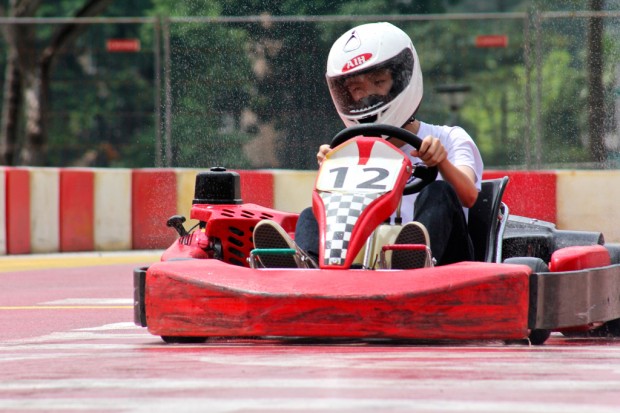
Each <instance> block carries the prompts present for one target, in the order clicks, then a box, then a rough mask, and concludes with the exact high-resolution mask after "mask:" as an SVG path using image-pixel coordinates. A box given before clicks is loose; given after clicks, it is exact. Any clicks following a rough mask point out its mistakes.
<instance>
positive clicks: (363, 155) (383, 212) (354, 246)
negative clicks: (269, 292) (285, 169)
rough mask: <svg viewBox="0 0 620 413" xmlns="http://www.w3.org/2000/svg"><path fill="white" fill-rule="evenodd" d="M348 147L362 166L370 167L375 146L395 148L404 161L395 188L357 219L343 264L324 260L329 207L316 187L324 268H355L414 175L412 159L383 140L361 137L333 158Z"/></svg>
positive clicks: (315, 207)
mask: <svg viewBox="0 0 620 413" xmlns="http://www.w3.org/2000/svg"><path fill="white" fill-rule="evenodd" d="M346 145H355V147H356V150H357V155H358V159H357V163H358V164H359V165H366V164H367V162H368V159H369V158H370V157H371V153H372V151H373V149H374V146H375V145H385V146H387V147H389V148H392V149H394V151H395V152H398V153H400V154H401V158H400V160H399V161H397V162H396V163H397V165H399V167H400V171H399V173H398V176H397V178H396V180H395V182H394V186H393V188H388V189H387V190H386V191H385V192H384V193H382V194H381V195H380V196H379V197H378V198H377V199H375V200H374V201H372V202H371V203H370V204H369V205H368V206H367V207H366V208H365V209H364V210H363V211H361V214H360V215H359V217H357V218H356V222H355V226H354V228H353V231H352V232H351V234H350V243H349V246H348V253H347V256H346V258H345V259H344V260H343V262H342V263H340V264H332V263H329V260H328V257H325V256H324V254H325V249H326V248H325V247H326V244H327V243H328V241H330V240H328V239H327V233H326V227H327V225H326V220H327V218H326V206H325V204H324V202H323V199H322V198H321V195H320V191H319V189H318V188H317V187H316V185H315V189H314V191H313V193H312V208H313V212H314V215H315V216H316V217H317V221H318V224H319V259H318V262H319V266H320V267H321V268H332V269H335V268H340V269H347V268H350V267H351V264H352V263H353V261H354V259H355V257H356V255H357V253H358V252H359V251H360V250H361V249H362V247H363V246H364V244H365V242H366V240H367V239H368V237H369V236H370V234H371V233H372V232H373V231H374V230H375V228H377V226H378V225H379V224H381V223H382V222H383V221H385V219H386V218H388V217H389V216H390V215H391V214H392V213H393V212H394V211H395V210H396V208H397V206H398V204H399V202H400V200H401V198H402V193H403V188H404V187H405V185H406V184H407V180H408V179H409V177H410V175H411V172H410V171H411V161H410V160H409V158H408V157H406V156H405V155H404V154H402V152H400V151H399V150H398V149H397V148H396V147H395V146H394V145H392V144H391V143H389V142H387V141H386V140H383V139H381V138H369V137H358V138H357V139H356V140H355V141H354V142H346V143H344V144H342V145H340V146H339V147H338V148H336V149H334V151H333V152H332V153H331V154H332V155H333V154H334V153H337V151H338V150H339V149H340V148H342V147H344V146H346ZM392 162H394V160H392ZM326 164H327V162H324V163H323V165H322V167H324V166H325V165H326ZM319 173H320V172H319ZM317 179H318V178H317Z"/></svg>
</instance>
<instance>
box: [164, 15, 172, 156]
mask: <svg viewBox="0 0 620 413" xmlns="http://www.w3.org/2000/svg"><path fill="white" fill-rule="evenodd" d="M162 23H163V24H162V35H163V43H164V99H165V105H166V115H165V126H164V128H165V129H164V140H165V161H166V162H165V165H166V167H168V168H169V167H171V166H172V85H171V83H170V68H171V66H172V65H171V62H170V20H169V19H168V18H167V17H164V18H163V22H162Z"/></svg>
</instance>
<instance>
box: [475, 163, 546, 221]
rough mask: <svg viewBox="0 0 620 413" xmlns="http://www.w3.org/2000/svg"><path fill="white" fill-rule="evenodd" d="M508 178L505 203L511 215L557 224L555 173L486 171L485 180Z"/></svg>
mask: <svg viewBox="0 0 620 413" xmlns="http://www.w3.org/2000/svg"><path fill="white" fill-rule="evenodd" d="M503 176H508V177H509V178H510V182H508V186H507V187H506V191H505V192H504V203H506V205H508V208H509V209H510V213H511V214H513V215H521V216H526V217H530V218H536V219H540V220H542V221H549V222H553V223H555V222H557V204H556V202H557V200H556V196H557V177H556V174H555V172H532V171H486V172H485V173H484V175H483V178H484V179H494V178H501V177H503Z"/></svg>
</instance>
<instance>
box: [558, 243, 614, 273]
mask: <svg viewBox="0 0 620 413" xmlns="http://www.w3.org/2000/svg"><path fill="white" fill-rule="evenodd" d="M607 265H611V259H610V257H609V251H607V248H605V247H603V246H602V245H586V246H577V247H567V248H562V249H560V250H557V251H555V252H554V253H553V255H551V261H550V262H549V270H550V271H551V272H562V271H577V270H584V269H587V268H596V267H605V266H607Z"/></svg>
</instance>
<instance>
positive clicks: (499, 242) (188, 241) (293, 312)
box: [134, 124, 620, 344]
mask: <svg viewBox="0 0 620 413" xmlns="http://www.w3.org/2000/svg"><path fill="white" fill-rule="evenodd" d="M384 136H387V137H395V138H398V139H400V140H402V141H404V142H406V143H409V144H411V145H413V146H414V147H416V148H419V145H420V143H421V140H420V139H419V138H418V137H417V136H415V135H413V134H411V133H409V132H408V131H406V130H403V129H400V128H393V127H389V126H385V125H373V124H371V125H360V126H355V127H352V128H348V129H345V130H343V131H341V132H340V133H338V134H337V135H336V136H335V137H334V139H333V140H332V143H331V146H332V148H333V149H332V151H331V152H330V153H329V154H328V155H327V157H326V159H325V161H324V162H323V164H322V165H321V168H320V170H319V173H318V175H317V179H316V183H315V188H314V191H313V198H312V201H313V202H312V203H313V211H314V214H315V216H316V218H317V221H318V223H319V233H320V234H319V235H320V249H319V257H318V268H309V266H301V267H300V268H263V267H262V266H261V259H260V256H261V254H274V253H275V254H277V253H281V254H299V251H295V250H294V249H293V250H286V249H284V250H282V251H279V250H270V251H261V250H258V251H257V250H256V249H255V248H254V245H253V239H252V233H253V229H254V227H255V225H256V224H257V223H258V222H259V221H260V220H264V219H269V220H273V221H275V222H277V223H278V224H280V225H281V226H282V228H284V230H285V231H287V232H288V233H289V234H291V236H293V235H294V231H295V225H296V222H297V219H298V214H295V213H286V212H281V211H277V210H274V209H270V208H266V207H263V206H260V205H256V204H244V203H243V202H242V200H241V197H240V184H239V175H238V174H236V173H234V172H230V171H227V170H225V169H224V168H212V169H211V170H210V171H206V172H201V173H199V174H198V175H197V177H196V187H195V193H194V201H193V205H192V208H191V215H190V216H191V218H192V219H195V220H197V221H198V222H199V224H197V226H196V227H194V228H193V229H191V230H190V231H187V230H186V229H185V228H184V226H183V222H184V218H183V217H180V216H174V217H172V218H171V219H170V220H169V221H168V226H171V227H173V228H175V229H176V230H177V232H178V234H179V238H178V240H177V241H175V242H174V243H173V244H172V245H171V246H170V247H169V248H168V249H167V250H166V251H165V252H164V253H163V255H162V258H161V261H160V262H157V263H154V264H152V265H150V266H149V267H143V268H137V269H136V270H135V271H134V299H135V300H134V301H135V304H134V321H135V323H136V324H137V325H139V326H143V327H147V328H148V331H149V332H150V333H152V334H154V335H158V336H161V337H162V338H163V340H164V341H165V342H168V343H191V342H203V341H205V340H207V339H209V338H229V337H235V338H248V337H251V338H267V337H268V338H270V339H273V338H277V339H281V340H288V339H291V340H293V339H319V340H321V339H325V340H334V339H336V340H337V339H347V340H349V339H354V340H378V339H379V340H399V341H402V340H413V341H415V340H424V341H434V340H437V341H444V340H448V341H454V340H457V341H458V340H504V341H507V342H515V341H516V342H529V343H532V344H542V343H544V342H545V340H547V338H548V337H549V335H550V333H551V332H552V331H557V332H561V333H563V334H564V335H588V336H618V335H620V321H619V319H620V264H619V263H620V247H619V246H617V245H615V244H614V245H606V244H605V243H604V240H603V236H602V234H601V233H597V232H586V231H565V230H557V229H556V228H555V226H554V225H553V224H551V223H547V222H541V221H538V220H535V219H530V218H526V217H518V216H511V215H510V214H509V210H508V207H507V206H506V205H505V204H504V203H503V202H502V194H503V192H504V189H505V187H506V185H507V184H508V178H506V177H505V178H503V179H496V180H487V181H483V182H482V190H481V192H480V194H479V197H478V200H477V201H476V204H475V205H474V206H473V207H472V208H470V210H469V224H468V225H469V231H470V235H471V238H472V241H473V243H474V250H475V261H471V262H460V263H456V264H450V265H444V266H432V265H431V266H427V267H424V268H416V269H392V268H391V265H390V254H391V253H392V251H393V250H394V245H393V240H394V235H393V234H394V233H395V232H396V230H397V229H398V228H399V225H400V223H398V219H396V220H393V221H394V222H390V220H389V217H390V216H391V215H392V214H393V213H394V212H395V211H396V213H397V217H398V211H399V208H400V201H401V198H402V195H403V194H410V193H415V192H417V191H420V190H421V189H422V188H423V187H424V186H425V185H427V184H428V183H429V182H432V181H433V180H434V179H436V176H437V171H436V170H433V168H425V167H423V166H420V165H415V166H414V165H412V164H411V162H410V160H409V159H408V157H407V156H405V155H404V154H403V153H402V152H401V151H400V150H398V149H397V148H396V147H395V146H394V145H392V144H391V143H390V142H389V141H388V140H386V139H382V137H384ZM398 247H399V248H411V249H419V248H420V246H419V245H404V246H402V245H401V246H398ZM430 253H431V254H432V245H431V252H430Z"/></svg>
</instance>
